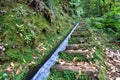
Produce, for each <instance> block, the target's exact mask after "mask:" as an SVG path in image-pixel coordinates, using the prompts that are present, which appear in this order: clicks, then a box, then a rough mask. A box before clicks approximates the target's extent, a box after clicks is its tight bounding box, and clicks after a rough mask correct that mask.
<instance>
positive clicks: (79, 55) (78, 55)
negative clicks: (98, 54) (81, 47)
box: [59, 52, 87, 61]
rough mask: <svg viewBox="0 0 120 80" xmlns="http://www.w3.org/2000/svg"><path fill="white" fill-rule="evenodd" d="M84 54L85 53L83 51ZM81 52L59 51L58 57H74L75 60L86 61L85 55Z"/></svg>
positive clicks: (68, 58) (66, 58) (70, 59)
mask: <svg viewBox="0 0 120 80" xmlns="http://www.w3.org/2000/svg"><path fill="white" fill-rule="evenodd" d="M85 54H86V53H85ZM85 54H83V53H73V54H72V53H66V52H60V53H59V58H60V59H65V60H69V61H72V60H73V59H74V58H76V59H77V61H87V59H86V55H85Z"/></svg>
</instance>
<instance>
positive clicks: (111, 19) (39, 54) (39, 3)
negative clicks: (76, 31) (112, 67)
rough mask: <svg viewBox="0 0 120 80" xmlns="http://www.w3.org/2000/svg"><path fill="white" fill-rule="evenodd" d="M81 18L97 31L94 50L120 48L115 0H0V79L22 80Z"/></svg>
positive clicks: (118, 11)
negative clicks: (96, 48) (98, 38)
mask: <svg viewBox="0 0 120 80" xmlns="http://www.w3.org/2000/svg"><path fill="white" fill-rule="evenodd" d="M82 19H84V20H85V21H86V24H87V26H89V27H88V28H89V30H90V31H91V32H93V34H94V32H95V33H96V36H98V35H99V34H100V35H101V36H98V37H100V38H102V39H101V43H100V42H97V41H96V44H97V45H100V47H98V51H97V52H96V53H100V52H102V51H101V50H100V48H101V45H104V44H105V46H104V47H106V46H109V47H110V48H111V49H112V50H120V49H119V48H120V1H119V0H0V80H24V79H25V76H27V74H28V72H29V71H30V69H32V68H34V67H36V66H37V65H39V64H40V63H41V62H42V61H43V60H44V59H45V58H46V57H47V56H48V55H49V54H50V53H51V52H52V51H53V50H54V49H55V48H56V47H57V46H58V45H59V43H60V42H61V41H62V40H63V39H64V37H65V36H66V35H67V34H68V33H69V32H70V30H71V29H72V27H73V25H74V24H75V23H76V22H79V21H81V20H82ZM101 55H105V54H100V55H99V56H100V57H99V56H97V55H96V56H97V57H96V58H100V60H102V58H101V57H102V56H101ZM102 62H104V61H101V62H100V63H101V65H103V64H102ZM107 68H108V66H107ZM100 72H101V75H100V78H101V79H100V80H106V76H104V69H101V71H100ZM66 73H67V71H66ZM66 73H65V74H66ZM57 74H58V75H59V72H57ZM71 74H73V75H75V74H76V73H74V72H71ZM84 76H85V75H84ZM56 78H57V77H56ZM71 79H72V78H71ZM71 79H70V78H69V79H68V80H71ZM52 80H57V79H52ZM72 80H73V79H72ZM86 80H87V79H86Z"/></svg>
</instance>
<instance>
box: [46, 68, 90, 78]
mask: <svg viewBox="0 0 120 80" xmlns="http://www.w3.org/2000/svg"><path fill="white" fill-rule="evenodd" d="M51 71H52V72H51V74H50V77H48V78H47V80H75V79H76V76H77V75H78V73H76V72H74V71H69V70H65V71H61V72H60V71H57V70H56V69H53V70H51ZM78 80H91V79H90V78H88V77H87V76H86V75H84V74H82V75H79V77H78Z"/></svg>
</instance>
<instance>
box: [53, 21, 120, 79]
mask: <svg viewBox="0 0 120 80" xmlns="http://www.w3.org/2000/svg"><path fill="white" fill-rule="evenodd" d="M102 49H103V47H102ZM104 49H105V48H104ZM95 51H96V44H95V42H94V41H93V39H92V33H91V32H90V31H89V30H88V27H87V26H86V24H85V21H82V23H81V24H80V25H79V27H78V28H77V29H76V31H75V32H74V33H73V34H72V36H71V38H70V40H69V43H68V46H67V47H66V50H64V51H62V52H60V53H59V59H58V61H57V63H56V64H55V65H54V66H53V67H52V69H51V70H53V69H55V70H57V71H58V72H62V71H65V70H69V71H74V72H76V73H77V74H76V76H75V78H74V80H88V79H85V78H82V79H80V78H79V76H80V75H82V74H85V75H86V76H87V77H89V80H102V79H100V76H101V73H102V71H101V65H99V61H98V60H97V59H94V54H96V53H95ZM104 51H105V53H106V57H105V59H104V60H103V64H104V63H107V64H108V65H109V66H110V67H112V68H113V69H112V71H110V70H111V69H109V70H107V69H106V67H104V70H105V75H104V76H107V77H108V79H109V80H120V78H119V77H120V53H119V52H118V53H115V52H112V53H113V55H112V54H111V53H110V50H109V49H107V48H106V49H105V50H104ZM97 54H98V53H97ZM97 54H96V56H97V57H99V55H97ZM115 54H116V56H115ZM117 54H118V55H119V56H118V55H117ZM96 56H95V57H96ZM114 57H116V58H114ZM100 58H101V57H100ZM93 59H94V60H93ZM101 61H102V60H101ZM114 62H115V63H114ZM114 64H115V65H114ZM52 74H56V73H52ZM70 77H71V76H70ZM52 79H53V80H56V79H54V78H52ZM60 80H61V79H60ZM65 80H66V79H65ZM70 80H72V79H70Z"/></svg>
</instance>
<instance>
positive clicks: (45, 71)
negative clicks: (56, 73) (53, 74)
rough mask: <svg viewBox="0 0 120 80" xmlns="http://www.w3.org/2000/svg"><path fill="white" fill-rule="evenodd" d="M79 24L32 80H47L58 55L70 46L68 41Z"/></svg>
mask: <svg viewBox="0 0 120 80" xmlns="http://www.w3.org/2000/svg"><path fill="white" fill-rule="evenodd" d="M78 25H79V22H78V23H77V24H76V25H75V26H74V27H73V29H72V30H71V32H70V33H69V34H68V36H67V37H66V38H65V39H64V40H63V42H62V43H61V44H60V45H59V47H58V48H57V49H56V50H55V51H54V53H53V55H52V56H51V57H50V58H49V59H48V60H47V61H46V63H45V64H44V65H43V66H42V67H41V68H40V69H39V70H38V72H37V73H36V74H35V76H34V77H33V78H32V79H31V80H45V79H46V78H47V77H48V76H49V74H50V68H51V67H52V66H53V65H54V64H55V63H56V60H57V59H58V53H59V52H60V51H64V50H65V48H66V46H67V45H68V39H69V38H70V37H71V34H72V33H73V32H74V30H75V29H76V28H77V27H78Z"/></svg>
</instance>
